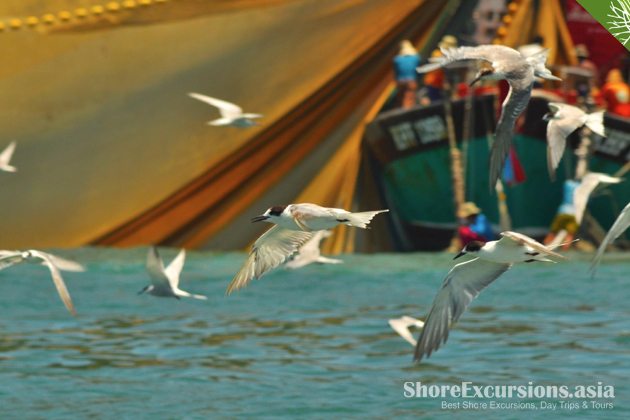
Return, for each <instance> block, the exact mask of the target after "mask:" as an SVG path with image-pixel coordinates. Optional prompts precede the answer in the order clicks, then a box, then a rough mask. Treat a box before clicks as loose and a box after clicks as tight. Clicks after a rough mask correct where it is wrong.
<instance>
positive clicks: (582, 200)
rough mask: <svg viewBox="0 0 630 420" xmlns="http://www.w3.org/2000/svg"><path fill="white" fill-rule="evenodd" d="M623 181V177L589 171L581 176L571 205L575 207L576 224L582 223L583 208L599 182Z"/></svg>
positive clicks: (584, 208) (615, 182)
mask: <svg viewBox="0 0 630 420" xmlns="http://www.w3.org/2000/svg"><path fill="white" fill-rule="evenodd" d="M621 181H623V178H615V177H613V176H610V175H606V174H600V173H597V172H590V173H588V174H586V175H584V176H583V177H582V181H581V182H580V185H578V186H577V187H576V188H575V191H573V206H574V207H575V220H576V221H577V222H578V224H581V223H582V218H583V217H584V210H586V204H587V203H588V198H589V197H590V195H591V193H592V192H593V190H594V189H595V187H597V186H598V185H599V184H617V183H619V182H621Z"/></svg>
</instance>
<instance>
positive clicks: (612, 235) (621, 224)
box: [589, 203, 630, 276]
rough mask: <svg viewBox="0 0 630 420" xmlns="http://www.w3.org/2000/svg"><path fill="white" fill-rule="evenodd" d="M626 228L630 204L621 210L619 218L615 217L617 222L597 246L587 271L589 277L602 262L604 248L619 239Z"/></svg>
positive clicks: (629, 216) (593, 274)
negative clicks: (589, 273)
mask: <svg viewBox="0 0 630 420" xmlns="http://www.w3.org/2000/svg"><path fill="white" fill-rule="evenodd" d="M628 227H630V203H629V204H628V205H627V206H626V207H625V208H624V209H623V210H621V213H619V216H617V220H615V223H614V224H613V225H612V227H611V228H610V230H609V231H608V233H607V234H606V237H605V238H604V240H603V241H602V243H601V244H600V245H599V248H598V249H597V253H596V254H595V258H593V263H592V264H591V268H590V269H589V271H590V272H591V276H595V271H597V266H599V263H600V262H601V261H602V257H603V256H604V252H605V251H606V247H607V246H608V244H610V243H611V242H612V241H614V240H615V239H617V238H618V237H620V236H621V234H622V233H624V232H625V231H626V229H628Z"/></svg>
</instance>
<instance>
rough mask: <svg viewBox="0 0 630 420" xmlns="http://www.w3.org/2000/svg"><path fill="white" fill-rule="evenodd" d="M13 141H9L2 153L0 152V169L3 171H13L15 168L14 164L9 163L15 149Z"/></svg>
mask: <svg viewBox="0 0 630 420" xmlns="http://www.w3.org/2000/svg"><path fill="white" fill-rule="evenodd" d="M15 144H16V143H15V141H12V142H11V143H9V145H8V146H7V148H6V149H4V151H3V152H2V153H0V171H4V172H15V171H17V168H16V167H15V166H11V165H9V162H10V161H11V158H12V157H13V152H14V151H15Z"/></svg>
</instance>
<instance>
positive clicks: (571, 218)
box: [544, 179, 580, 250]
mask: <svg viewBox="0 0 630 420" xmlns="http://www.w3.org/2000/svg"><path fill="white" fill-rule="evenodd" d="M578 185H580V181H576V180H574V179H567V180H566V181H564V186H563V191H562V203H561V204H560V207H558V213H557V214H556V217H555V218H554V219H553V222H552V223H551V228H550V229H551V233H550V234H549V235H547V237H546V238H545V240H544V244H545V245H548V244H550V243H551V242H552V241H553V240H554V239H555V237H556V235H557V234H558V233H559V232H560V231H563V230H564V231H566V232H567V236H566V237H565V238H564V239H563V240H562V241H563V242H570V241H572V240H573V238H574V237H575V235H576V234H577V232H578V229H579V228H580V225H579V224H578V222H577V220H576V219H575V206H574V205H573V193H574V192H575V189H576V188H577V186H578ZM570 247H571V244H570V243H567V244H566V245H564V246H563V247H562V249H563V250H567V249H568V248H570Z"/></svg>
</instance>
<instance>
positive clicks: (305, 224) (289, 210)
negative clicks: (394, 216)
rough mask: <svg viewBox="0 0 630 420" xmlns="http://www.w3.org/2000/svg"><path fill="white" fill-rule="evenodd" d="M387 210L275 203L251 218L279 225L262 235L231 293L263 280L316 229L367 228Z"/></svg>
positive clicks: (231, 284)
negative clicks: (255, 281)
mask: <svg viewBox="0 0 630 420" xmlns="http://www.w3.org/2000/svg"><path fill="white" fill-rule="evenodd" d="M387 211H389V210H378V211H366V212H362V213H350V212H348V211H346V210H343V209H334V208H328V207H320V206H318V205H316V204H308V203H304V204H289V205H287V206H274V207H271V208H269V209H267V211H266V212H264V213H263V214H261V215H260V216H256V217H254V218H252V219H251V221H252V223H256V222H267V223H273V224H274V225H275V226H274V227H272V228H271V229H269V230H268V231H267V232H265V233H264V234H263V235H262V236H261V237H260V238H258V240H257V241H256V243H255V244H254V246H253V247H252V249H251V251H250V252H249V256H248V257H247V259H246V260H245V262H244V263H243V265H242V266H241V269H240V270H239V271H238V273H236V276H235V277H234V280H232V283H230V286H229V287H228V289H227V293H228V294H230V293H232V292H233V291H234V290H239V289H242V288H244V287H246V286H247V285H248V284H249V282H250V280H251V279H252V278H256V279H259V278H260V277H261V276H262V275H263V274H265V273H266V272H268V271H269V270H271V269H272V268H274V267H277V266H278V265H280V264H281V263H282V262H284V260H285V259H287V258H288V257H289V256H290V255H291V254H293V253H294V252H296V251H297V250H298V248H300V247H301V246H302V245H304V243H306V242H307V241H308V240H309V239H311V238H312V237H313V235H314V233H313V232H316V231H319V230H328V229H332V228H334V227H336V226H340V225H347V226H354V227H359V228H362V229H367V227H368V225H369V224H370V221H371V220H372V219H373V218H374V216H376V215H377V214H379V213H384V212H387Z"/></svg>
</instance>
